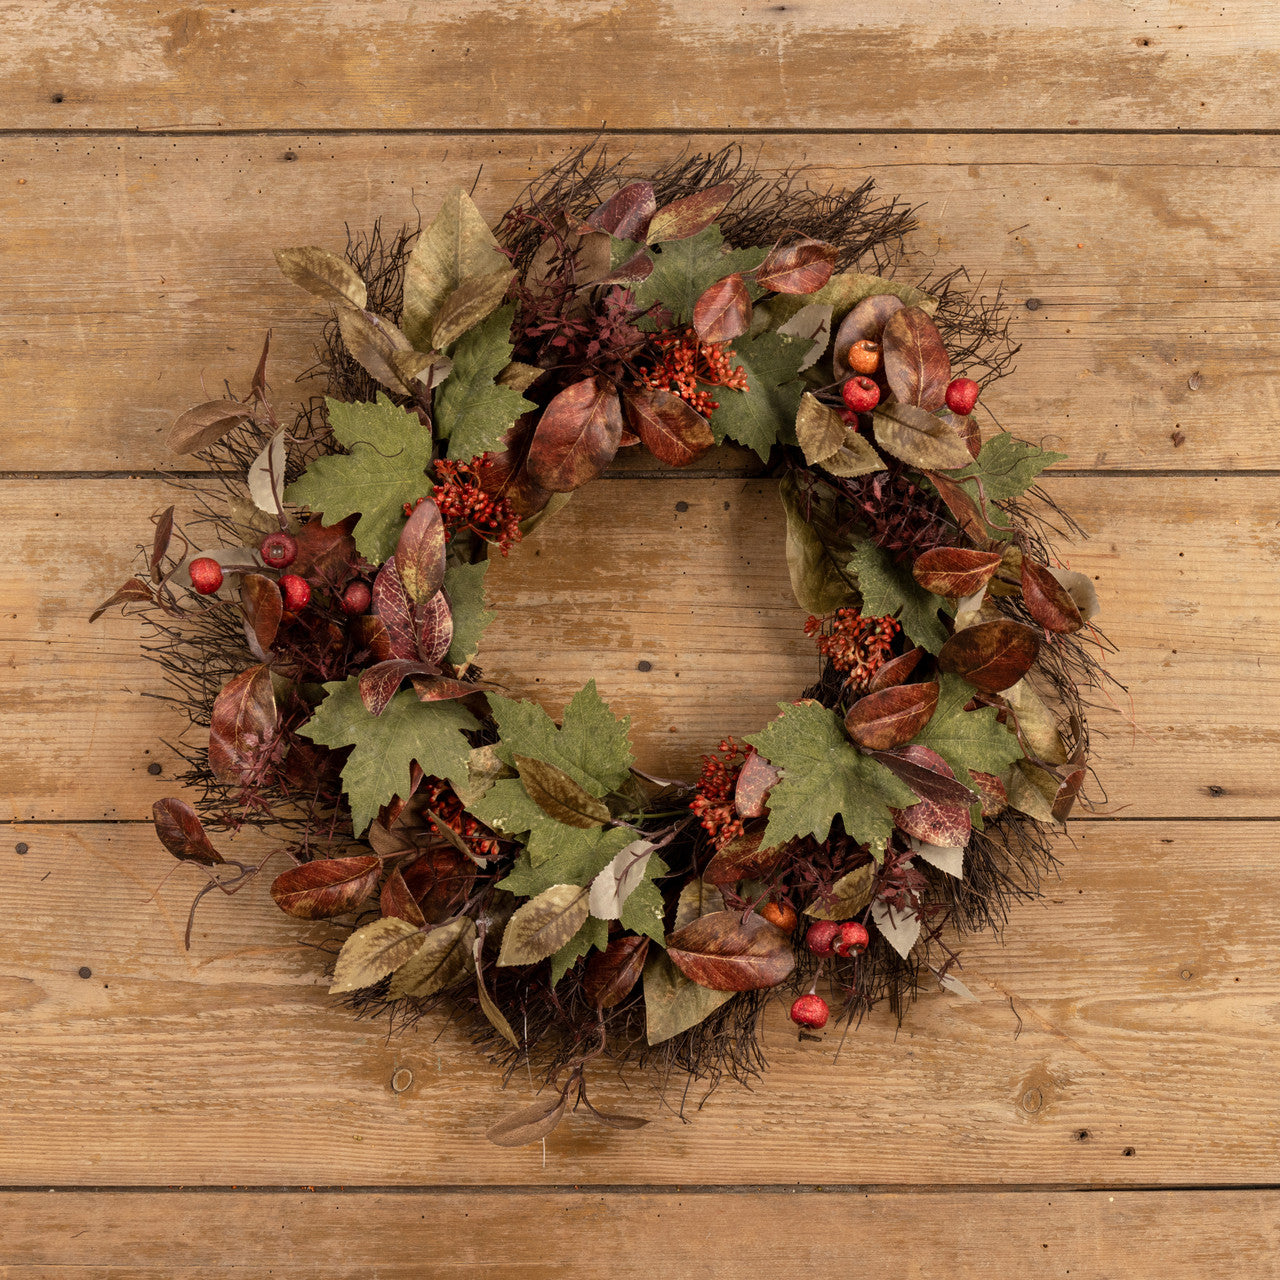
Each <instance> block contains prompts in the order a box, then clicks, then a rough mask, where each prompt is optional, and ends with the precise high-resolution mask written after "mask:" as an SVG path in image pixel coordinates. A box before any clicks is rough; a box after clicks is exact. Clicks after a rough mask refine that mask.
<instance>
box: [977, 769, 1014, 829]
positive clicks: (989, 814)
mask: <svg viewBox="0 0 1280 1280" xmlns="http://www.w3.org/2000/svg"><path fill="white" fill-rule="evenodd" d="M969 776H970V777H971V778H972V779H973V785H974V786H975V787H977V788H978V796H979V798H980V799H981V800H982V816H983V817H984V818H994V817H996V816H997V815H998V814H1000V813H1003V812H1004V810H1005V808H1006V807H1007V806H1008V804H1009V794H1008V792H1006V791H1005V789H1004V783H1003V782H1001V781H1000V779H999V778H997V777H996V775H995V774H994V773H982V772H980V771H979V770H977V769H970V770H969Z"/></svg>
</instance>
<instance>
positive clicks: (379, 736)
mask: <svg viewBox="0 0 1280 1280" xmlns="http://www.w3.org/2000/svg"><path fill="white" fill-rule="evenodd" d="M324 689H325V694H326V697H325V700H324V701H323V702H322V703H321V704H320V706H319V707H318V708H317V709H316V712H315V714H314V715H313V716H312V717H311V719H310V720H308V721H307V723H306V724H304V725H303V726H302V728H301V729H299V730H298V732H299V733H300V734H301V735H302V736H303V737H304V738H310V739H311V741H312V742H317V743H319V744H320V745H321V746H323V747H333V748H335V749H336V748H339V747H352V748H354V749H353V750H352V752H351V754H350V755H349V756H348V757H347V762H346V764H345V765H343V768H342V789H343V790H344V791H345V792H346V794H347V800H348V801H349V802H350V804H351V821H352V825H353V826H354V828H355V833H356V835H361V834H362V833H363V832H364V830H365V828H367V827H368V825H369V824H370V823H371V822H372V821H373V820H374V818H376V817H377V816H378V809H379V807H380V806H382V805H384V804H386V803H387V802H388V801H389V800H391V798H392V797H393V796H397V795H399V796H407V795H408V794H409V766H410V764H411V763H412V762H413V761H415V760H416V761H417V762H418V764H419V766H420V767H421V768H422V771H423V772H424V773H426V774H428V775H430V776H431V777H434V778H448V779H449V780H450V781H451V782H457V783H458V784H459V785H465V784H466V781H467V762H468V759H469V757H470V753H471V744H470V743H469V742H468V741H467V740H466V738H464V737H463V736H462V735H463V733H465V732H467V731H469V730H472V729H478V728H479V727H480V726H479V724H478V723H477V721H476V719H475V717H474V716H473V715H472V714H471V713H470V712H469V711H468V710H467V709H466V708H465V707H463V706H461V705H460V704H459V703H457V702H419V701H418V695H417V694H415V693H414V692H413V690H412V689H403V690H401V692H399V693H397V694H396V696H395V697H394V698H392V699H391V701H390V702H389V703H388V704H387V707H386V710H385V711H383V713H382V714H381V715H380V716H374V715H371V714H370V713H369V712H368V710H366V708H365V705H364V702H363V701H362V700H361V697H360V684H359V680H358V679H357V678H356V677H355V676H351V677H349V678H348V679H346V680H331V681H330V682H329V683H328V684H326V685H325V686H324Z"/></svg>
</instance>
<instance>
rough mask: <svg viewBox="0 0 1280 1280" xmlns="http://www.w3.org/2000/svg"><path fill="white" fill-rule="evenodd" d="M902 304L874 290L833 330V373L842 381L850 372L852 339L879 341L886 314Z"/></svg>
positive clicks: (897, 308) (902, 305) (892, 297)
mask: <svg viewBox="0 0 1280 1280" xmlns="http://www.w3.org/2000/svg"><path fill="white" fill-rule="evenodd" d="M905 305H906V304H905V303H904V302H903V301H902V299H901V298H897V297H894V295H893V294H891V293H876V294H872V296H871V297H869V298H863V300H862V301H861V302H859V303H858V305H857V306H856V307H854V309H853V310H852V311H850V312H849V314H848V315H847V316H845V318H844V320H843V321H842V322H841V325H840V328H839V329H837V330H836V341H835V346H834V348H833V354H834V357H835V375H836V377H837V378H838V379H840V380H841V381H843V380H844V379H845V378H847V377H848V376H849V375H850V374H851V373H852V372H853V370H852V368H851V367H850V365H849V348H850V347H851V346H853V344H854V343H855V342H863V341H866V342H879V341H880V339H881V338H882V337H883V336H884V327H885V325H886V324H887V323H888V320H889V317H890V316H892V315H893V314H894V313H895V312H897V311H901V310H902V308H903V307H904V306H905Z"/></svg>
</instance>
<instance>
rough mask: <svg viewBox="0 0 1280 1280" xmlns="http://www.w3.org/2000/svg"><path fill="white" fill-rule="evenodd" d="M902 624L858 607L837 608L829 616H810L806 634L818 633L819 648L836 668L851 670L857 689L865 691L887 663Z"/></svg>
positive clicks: (855, 688) (850, 680) (816, 634)
mask: <svg viewBox="0 0 1280 1280" xmlns="http://www.w3.org/2000/svg"><path fill="white" fill-rule="evenodd" d="M901 630H902V627H901V626H900V624H899V623H898V622H896V621H895V620H894V619H893V618H864V617H863V616H862V615H861V614H860V613H859V612H858V611H857V609H837V610H836V611H835V613H833V614H832V615H831V616H830V617H829V618H814V617H810V618H809V620H808V621H807V622H806V623H805V624H804V633H805V635H807V636H816V637H817V646H818V652H819V653H820V654H822V655H823V657H826V658H830V659H831V665H832V666H833V667H835V669H836V670H837V671H847V672H848V673H849V680H848V683H849V684H850V685H851V686H852V687H853V690H854V692H862V691H863V690H865V689H866V687H867V685H868V684H869V683H870V681H871V677H872V676H873V675H875V673H876V672H877V671H878V670H879V669H880V668H881V667H882V666H883V665H884V663H885V659H886V658H887V657H888V656H889V650H890V649H891V648H892V646H893V641H894V637H895V636H897V634H898V633H899V632H900V631H901Z"/></svg>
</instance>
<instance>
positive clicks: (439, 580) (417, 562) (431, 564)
mask: <svg viewBox="0 0 1280 1280" xmlns="http://www.w3.org/2000/svg"><path fill="white" fill-rule="evenodd" d="M445 542H446V538H445V533H444V521H443V519H441V516H440V508H439V507H437V506H436V504H435V503H434V502H432V501H431V499H430V498H427V499H426V500H425V501H423V502H420V503H418V505H417V506H416V507H414V509H413V513H412V514H411V515H410V516H409V518H408V520H406V521H405V525H404V528H403V529H401V530H400V541H399V542H397V543H396V554H395V561H396V572H397V573H398V574H399V575H400V582H401V585H402V586H403V587H404V590H405V594H406V595H407V596H408V597H409V599H410V600H412V601H413V602H414V603H415V604H418V603H421V602H422V601H423V600H430V599H431V597H432V596H433V595H435V594H436V592H437V591H439V590H440V588H441V587H442V586H443V585H444V558H445Z"/></svg>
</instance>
